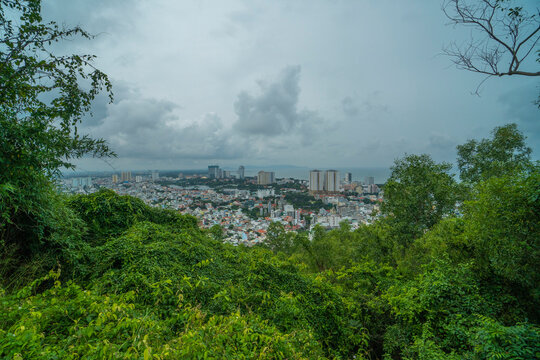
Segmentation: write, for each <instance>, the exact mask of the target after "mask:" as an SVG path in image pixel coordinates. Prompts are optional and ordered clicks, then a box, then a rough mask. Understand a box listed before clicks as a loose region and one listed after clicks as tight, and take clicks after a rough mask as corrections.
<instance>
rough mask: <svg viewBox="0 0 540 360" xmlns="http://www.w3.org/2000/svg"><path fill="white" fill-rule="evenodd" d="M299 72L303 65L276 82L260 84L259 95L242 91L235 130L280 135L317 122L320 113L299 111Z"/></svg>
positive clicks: (236, 103)
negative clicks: (312, 121)
mask: <svg viewBox="0 0 540 360" xmlns="http://www.w3.org/2000/svg"><path fill="white" fill-rule="evenodd" d="M300 71H301V68H300V66H289V67H286V68H285V69H283V70H282V71H281V73H280V75H279V77H278V79H277V80H276V81H274V82H270V83H268V82H265V81H259V82H258V85H259V88H260V94H259V95H255V96H254V95H251V94H249V93H247V92H245V91H243V92H241V93H240V94H239V95H238V98H237V100H236V102H235V103H234V109H235V112H236V115H237V116H238V119H237V121H236V123H235V125H234V128H235V129H236V130H237V131H239V132H241V133H244V134H248V135H265V136H277V135H282V134H287V133H290V132H291V131H296V130H298V129H299V128H301V127H303V125H304V124H306V123H309V122H310V121H311V120H312V119H313V120H314V121H318V120H319V119H318V115H317V113H315V112H313V111H309V110H301V111H299V110H298V97H299V95H300V85H299V81H300Z"/></svg>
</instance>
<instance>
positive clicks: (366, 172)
mask: <svg viewBox="0 0 540 360" xmlns="http://www.w3.org/2000/svg"><path fill="white" fill-rule="evenodd" d="M261 170H265V171H274V172H275V173H276V178H294V179H300V180H309V171H310V170H313V169H309V168H296V167H291V168H278V169H272V168H263V169H261ZM318 170H321V171H324V170H328V169H324V168H320V169H318ZM332 170H337V171H339V177H340V178H341V179H343V178H344V177H345V173H346V172H350V173H351V174H352V181H364V180H365V178H366V177H367V176H373V177H374V178H375V183H376V184H383V183H385V182H386V179H388V177H389V176H390V169H389V168H381V167H362V168H334V169H332ZM258 171H259V170H253V169H250V168H247V169H246V172H245V174H246V176H256V175H257V172H258Z"/></svg>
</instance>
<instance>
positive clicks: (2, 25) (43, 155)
mask: <svg viewBox="0 0 540 360" xmlns="http://www.w3.org/2000/svg"><path fill="white" fill-rule="evenodd" d="M40 11H41V1H40V0H26V1H24V0H0V167H1V168H2V171H1V172H0V243H5V242H11V243H19V245H21V244H22V245H24V246H25V247H27V246H26V245H28V243H32V242H35V241H37V240H41V239H43V238H44V237H46V236H47V234H48V233H50V229H48V228H47V224H48V222H49V220H50V219H51V216H52V214H53V213H54V211H55V208H54V207H53V206H51V205H50V204H51V193H52V192H53V190H52V187H51V181H50V180H51V179H52V178H53V177H54V176H57V175H59V173H60V169H61V168H62V167H66V168H73V167H74V165H73V163H72V160H73V159H74V158H78V157H81V156H83V155H85V154H91V155H93V156H98V157H101V156H111V155H114V153H113V152H112V151H111V150H110V149H109V148H108V146H107V145H106V143H105V141H104V140H102V139H92V138H91V137H89V136H87V135H81V134H79V133H78V131H77V126H78V124H79V123H80V122H81V119H82V116H83V115H84V114H85V113H86V112H88V111H89V110H90V105H91V101H92V100H93V99H94V97H95V96H96V95H97V94H98V93H99V92H100V91H101V90H104V89H105V90H106V91H108V92H109V93H110V89H111V83H110V82H109V79H108V78H107V76H106V75H105V74H104V73H103V72H101V71H99V70H98V69H96V68H95V67H94V66H93V65H92V61H93V59H94V56H92V55H78V54H73V55H57V54H55V53H54V52H53V50H52V46H53V45H54V44H55V43H58V42H61V41H63V40H70V39H74V38H77V37H82V38H86V39H90V38H92V36H91V35H90V34H88V33H87V32H85V31H84V30H82V29H81V28H79V27H75V28H63V27H59V26H58V25H57V24H56V23H54V22H50V23H43V21H42V18H41V15H40ZM111 99H112V95H111ZM53 217H54V216H53Z"/></svg>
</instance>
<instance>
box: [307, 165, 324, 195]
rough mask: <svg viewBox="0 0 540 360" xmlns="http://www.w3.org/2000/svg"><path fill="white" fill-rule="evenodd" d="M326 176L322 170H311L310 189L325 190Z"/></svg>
mask: <svg viewBox="0 0 540 360" xmlns="http://www.w3.org/2000/svg"><path fill="white" fill-rule="evenodd" d="M323 190H324V176H323V172H322V171H320V170H311V171H310V172H309V191H323Z"/></svg>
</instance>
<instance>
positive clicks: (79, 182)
mask: <svg viewBox="0 0 540 360" xmlns="http://www.w3.org/2000/svg"><path fill="white" fill-rule="evenodd" d="M71 187H73V188H83V187H92V178H91V177H78V178H73V179H72V180H71Z"/></svg>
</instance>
